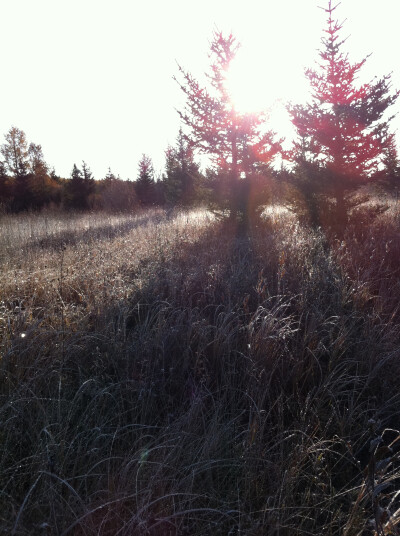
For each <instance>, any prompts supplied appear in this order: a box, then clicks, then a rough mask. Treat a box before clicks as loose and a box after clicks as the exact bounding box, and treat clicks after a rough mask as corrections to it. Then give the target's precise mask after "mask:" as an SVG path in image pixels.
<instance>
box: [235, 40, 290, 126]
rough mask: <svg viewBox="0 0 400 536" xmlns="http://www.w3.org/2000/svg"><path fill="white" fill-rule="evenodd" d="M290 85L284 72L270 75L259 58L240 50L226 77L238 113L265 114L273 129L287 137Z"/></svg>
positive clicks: (269, 71)
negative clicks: (287, 102)
mask: <svg viewBox="0 0 400 536" xmlns="http://www.w3.org/2000/svg"><path fill="white" fill-rule="evenodd" d="M289 83H290V81H289V80H288V75H287V73H285V72H280V73H278V74H277V73H276V71H275V73H274V75H272V74H271V70H270V69H268V68H267V67H266V65H265V64H264V63H263V62H262V61H260V58H259V57H254V56H252V55H250V54H245V53H244V50H243V49H240V50H239V51H238V53H237V55H236V57H235V59H234V61H233V62H232V63H231V65H230V68H229V71H228V73H227V76H226V85H227V89H228V92H229V95H230V98H231V101H232V104H233V105H234V107H235V109H236V111H237V112H239V113H260V112H266V113H267V117H268V123H269V125H270V127H271V128H272V129H273V130H275V131H277V132H278V133H280V134H282V135H283V136H287V135H288V134H291V132H292V125H291V122H290V119H289V115H288V113H287V111H286V99H285V94H287V91H286V88H287V87H288V86H287V84H289Z"/></svg>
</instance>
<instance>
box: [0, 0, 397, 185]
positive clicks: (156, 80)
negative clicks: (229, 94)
mask: <svg viewBox="0 0 400 536" xmlns="http://www.w3.org/2000/svg"><path fill="white" fill-rule="evenodd" d="M326 5H327V0H302V1H300V0H247V1H246V2H244V1H243V0H198V1H197V2H194V1H192V0H169V1H168V0H142V1H139V0H0V20H1V31H0V50H1V52H2V54H1V74H2V77H1V83H0V92H1V93H0V94H1V99H0V139H1V143H3V141H4V134H5V133H6V132H7V131H8V130H9V128H10V127H11V125H15V126H17V127H19V128H20V129H22V130H24V131H25V133H26V135H27V138H28V141H29V142H30V141H33V142H35V143H40V144H41V145H42V147H43V152H44V156H45V159H46V161H47V162H48V163H49V164H50V165H52V166H54V167H55V169H56V172H57V173H58V174H59V175H61V176H69V174H70V171H71V169H72V166H73V164H74V163H77V164H78V165H80V164H81V162H82V160H85V161H86V162H87V163H88V165H89V166H90V167H91V169H92V171H93V172H94V175H95V177H96V178H102V177H104V175H105V174H106V171H107V169H108V167H109V166H110V167H111V169H112V171H113V172H114V173H115V174H119V175H120V176H121V178H124V179H125V178H132V179H134V178H136V175H137V164H138V161H139V159H140V156H141V154H142V153H146V154H148V155H150V156H151V157H152V158H153V161H154V164H155V168H156V170H157V171H161V170H162V167H163V165H164V151H165V149H166V147H167V145H168V144H174V142H175V139H176V136H177V133H178V129H179V118H178V115H177V113H176V110H175V109H176V108H180V107H182V104H183V99H182V95H181V92H180V90H179V87H178V85H177V84H176V82H174V81H173V79H172V77H173V75H176V74H177V73H178V69H177V62H178V63H180V64H181V65H182V66H183V67H185V68H186V69H188V70H189V71H191V73H192V74H193V75H195V76H196V77H198V78H201V77H202V76H203V73H204V71H206V70H207V66H208V63H209V60H208V49H209V43H210V40H211V38H212V34H213V31H214V30H215V29H218V30H220V31H222V32H225V33H230V32H232V33H233V34H234V35H235V36H236V37H237V39H238V40H239V41H240V42H241V44H242V47H241V50H240V53H239V55H238V58H237V63H238V65H237V69H236V73H235V80H236V85H235V91H236V92H237V98H238V100H240V102H241V103H242V105H243V106H249V107H255V108H257V107H261V106H264V104H265V106H266V107H267V106H268V105H269V104H271V103H272V102H274V101H275V99H281V100H287V99H291V100H292V101H294V102H296V101H304V100H305V99H306V98H307V83H306V80H305V78H304V74H303V73H304V68H305V67H312V66H313V64H314V61H315V60H317V58H318V56H317V49H318V48H319V47H320V39H321V36H322V32H323V28H324V23H325V19H326V16H325V14H324V13H323V11H322V10H321V9H318V6H325V7H326ZM336 13H337V16H338V18H339V19H340V20H344V19H346V22H345V25H344V28H343V34H342V35H343V37H347V36H350V37H349V39H348V41H347V42H346V44H345V47H346V50H348V52H349V55H350V59H351V60H353V61H356V60H359V59H361V58H362V57H364V56H366V55H368V54H370V53H372V55H371V57H370V58H369V59H368V61H367V63H366V65H365V66H364V68H363V71H362V76H363V79H364V78H365V81H368V80H370V79H371V78H372V77H373V76H375V75H376V76H378V77H379V76H382V75H384V74H386V73H388V72H393V75H392V76H393V78H392V79H393V85H394V87H396V88H400V61H399V57H400V54H399V52H400V43H399V33H398V25H399V15H400V0H380V1H379V2H376V0H342V3H341V5H340V6H339V7H338V9H337V10H336ZM399 100H400V99H399ZM275 106H276V108H277V110H278V111H277V112H276V113H275V114H273V117H274V119H273V120H274V122H275V123H274V127H275V129H277V128H281V133H282V134H287V119H285V117H284V114H283V111H282V107H281V108H279V104H276V105H275ZM279 110H280V111H279ZM394 111H400V102H399V103H398V104H397V105H396V110H394ZM398 126H399V127H400V118H396V119H395V121H394V122H393V128H397V127H398Z"/></svg>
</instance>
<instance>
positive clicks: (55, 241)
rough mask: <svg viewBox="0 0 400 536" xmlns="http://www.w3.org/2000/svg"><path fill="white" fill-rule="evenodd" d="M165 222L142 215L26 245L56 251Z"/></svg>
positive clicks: (52, 236) (162, 219) (160, 216)
mask: <svg viewBox="0 0 400 536" xmlns="http://www.w3.org/2000/svg"><path fill="white" fill-rule="evenodd" d="M175 217H176V216H175ZM163 221H165V217H163V216H162V215H154V214H151V215H143V216H140V217H137V218H135V219H134V220H130V221H124V222H122V223H119V224H115V223H110V224H108V225H103V226H99V227H92V228H89V229H78V230H76V231H62V232H61V233H59V234H53V235H50V236H46V237H44V238H38V239H37V240H35V241H34V242H33V243H30V244H28V246H27V247H28V248H30V249H56V250H60V249H62V248H63V247H65V246H75V245H77V244H79V243H81V242H98V241H101V240H112V239H114V238H116V237H119V236H124V235H126V234H128V233H130V232H131V231H132V230H133V229H137V228H138V227H142V226H146V225H148V224H149V223H153V224H154V223H155V224H161V223H162V222H163Z"/></svg>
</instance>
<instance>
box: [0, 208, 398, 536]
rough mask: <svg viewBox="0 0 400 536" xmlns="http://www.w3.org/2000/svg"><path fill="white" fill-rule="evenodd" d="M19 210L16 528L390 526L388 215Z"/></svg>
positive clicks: (10, 384)
mask: <svg viewBox="0 0 400 536" xmlns="http://www.w3.org/2000/svg"><path fill="white" fill-rule="evenodd" d="M29 218H31V220H32V221H31V223H30V226H31V228H32V229H39V230H38V231H33V232H31V234H30V235H29V234H28V233H27V232H26V234H24V233H25V231H24V232H23V231H22V230H21V223H19V222H18V221H17V220H15V227H13V221H11V220H9V221H8V222H7V225H8V226H9V227H8V231H7V232H6V233H5V234H3V236H5V237H7V236H9V235H10V236H16V234H18V233H20V236H21V237H22V236H24V237H25V239H24V240H25V241H24V242H23V241H22V239H21V244H17V243H16V240H12V239H8V240H9V242H8V244H9V248H8V250H7V252H6V254H4V255H3V257H2V272H1V284H0V289H1V290H0V293H1V295H0V301H1V305H0V306H1V309H0V317H1V319H0V322H1V328H0V329H1V336H2V341H1V351H2V361H1V369H0V375H1V382H0V404H1V405H0V421H1V429H0V490H1V493H0V527H1V530H2V531H3V533H4V534H16V535H17V534H18V535H24V534H26V535H28V534H30V535H31V534H38V535H39V534H59V535H67V534H69V535H102V536H103V535H110V536H111V535H112V536H114V535H117V534H119V535H149V536H156V535H157V536H158V535H165V536H167V535H171V536H172V535H208V534H216V535H217V534H221V535H227V534H246V535H254V536H256V535H263V534H268V535H280V536H282V535H289V534H290V535H300V534H328V535H337V534H343V535H349V536H350V535H356V534H359V535H362V534H384V533H385V534H389V532H390V531H392V533H393V534H396V533H397V532H398V523H399V519H398V518H399V513H398V511H397V510H398V508H399V506H400V505H399V504H398V503H399V499H398V490H399V467H398V455H397V452H398V432H397V431H396V430H397V429H398V428H399V424H398V415H399V411H400V395H399V393H400V391H399V387H400V385H399V384H400V374H399V364H398V363H399V353H400V350H399V322H398V316H397V306H396V300H397V303H398V298H400V291H399V285H398V272H397V269H398V266H399V264H398V261H399V256H398V255H399V251H400V249H399V248H400V243H399V240H400V239H398V238H397V236H398V235H399V233H398V220H397V219H396V217H395V216H394V215H392V216H386V220H385V219H384V218H381V220H380V221H379V222H377V223H376V224H374V225H373V226H371V228H370V229H368V231H367V230H365V232H364V233H361V234H360V233H359V232H358V233H355V232H353V231H354V230H353V231H352V230H351V229H349V230H348V233H347V235H346V237H345V239H344V240H343V241H342V242H340V243H339V242H333V243H328V241H327V239H326V238H325V237H324V236H323V235H322V234H318V233H316V232H312V231H310V230H309V229H305V228H301V227H300V226H299V225H298V224H297V223H296V221H295V220H293V219H292V218H291V217H290V216H289V215H288V214H286V213H283V212H281V213H279V212H278V213H274V214H273V215H270V216H269V218H267V219H266V221H265V223H264V224H263V225H260V226H259V227H258V228H253V229H252V230H251V232H250V233H249V234H248V235H246V236H244V235H243V234H241V233H240V232H238V230H237V229H235V227H234V226H232V225H228V224H224V223H221V222H215V221H212V219H211V218H210V217H209V216H208V215H207V214H206V213H200V212H198V213H191V214H175V215H173V216H171V217H170V218H167V216H166V215H165V214H163V213H161V212H157V213H152V214H142V215H139V216H137V217H131V218H125V219H123V220H117V221H111V220H110V221H101V220H100V219H99V220H98V224H96V225H95V224H94V223H93V225H92V226H91V227H90V229H85V227H82V226H81V225H80V224H78V223H77V224H76V226H75V227H74V225H73V220H71V226H70V227H68V225H67V224H65V226H64V227H63V228H62V229H58V230H56V229H55V228H54V227H51V226H48V229H47V231H46V232H43V231H42V229H43V223H40V218H38V219H35V218H34V217H33V216H29V217H28V220H29ZM83 218H84V217H83ZM18 226H19V227H18ZM25 228H26V227H24V229H25ZM16 229H20V230H16ZM12 233H15V234H14V235H12ZM27 235H28V236H27ZM2 240H3V241H5V242H7V238H2ZM3 243H4V242H3ZM396 531H397V532H396Z"/></svg>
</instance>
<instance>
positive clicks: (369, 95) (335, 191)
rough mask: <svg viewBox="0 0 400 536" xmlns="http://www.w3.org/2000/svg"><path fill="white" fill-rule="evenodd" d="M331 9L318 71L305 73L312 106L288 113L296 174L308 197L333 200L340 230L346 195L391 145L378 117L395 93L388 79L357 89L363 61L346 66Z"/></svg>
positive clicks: (368, 174) (386, 122) (347, 206)
mask: <svg viewBox="0 0 400 536" xmlns="http://www.w3.org/2000/svg"><path fill="white" fill-rule="evenodd" d="M336 8H337V5H336V6H332V2H331V0H329V1H328V7H327V8H326V9H325V10H324V11H325V12H326V13H327V15H328V19H327V28H326V30H325V33H326V34H327V36H326V37H324V38H323V39H322V44H323V48H322V50H321V51H320V53H319V57H320V61H319V63H318V69H315V70H314V69H308V70H307V71H306V77H307V78H308V81H309V83H310V86H311V102H310V103H309V104H308V105H306V106H301V105H297V106H292V107H289V111H290V113H291V116H292V122H293V124H294V126H295V128H296V129H297V132H298V134H299V142H298V143H297V144H296V146H295V159H296V160H297V163H298V164H299V170H300V172H301V173H306V175H308V184H307V189H308V190H309V195H310V196H314V197H315V196H316V195H320V196H321V195H322V196H323V197H324V198H325V200H327V199H328V198H332V199H333V200H334V204H333V213H334V217H335V222H336V224H337V225H339V226H342V227H343V225H345V224H346V222H347V219H348V215H349V212H350V210H351V208H352V207H353V206H354V200H352V199H351V193H353V192H354V191H355V190H356V189H357V188H358V187H359V186H360V185H362V184H365V183H366V182H367V181H368V180H370V179H371V177H373V176H374V174H375V173H376V171H377V170H378V169H379V165H380V163H381V162H382V157H383V154H384V148H385V147H386V146H387V143H388V141H389V140H390V134H389V132H388V129H389V120H384V119H383V115H384V113H385V112H386V110H387V108H388V107H389V106H391V105H392V104H393V103H394V102H395V100H396V98H397V96H398V92H396V93H394V94H391V91H390V75H387V76H384V77H383V78H381V79H379V80H375V81H373V82H371V83H366V84H360V85H357V77H358V74H359V72H360V70H361V68H362V67H363V65H364V64H365V62H366V59H367V58H364V59H363V60H361V61H359V62H357V63H350V61H349V58H348V55H347V54H346V53H344V52H343V51H342V45H343V44H344V41H345V40H341V39H340V31H341V29H342V24H341V23H339V22H338V21H336V20H334V18H333V13H334V11H335V9H336ZM307 166H308V169H307ZM310 168H311V170H312V172H311V173H310ZM306 183H307V181H306Z"/></svg>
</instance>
